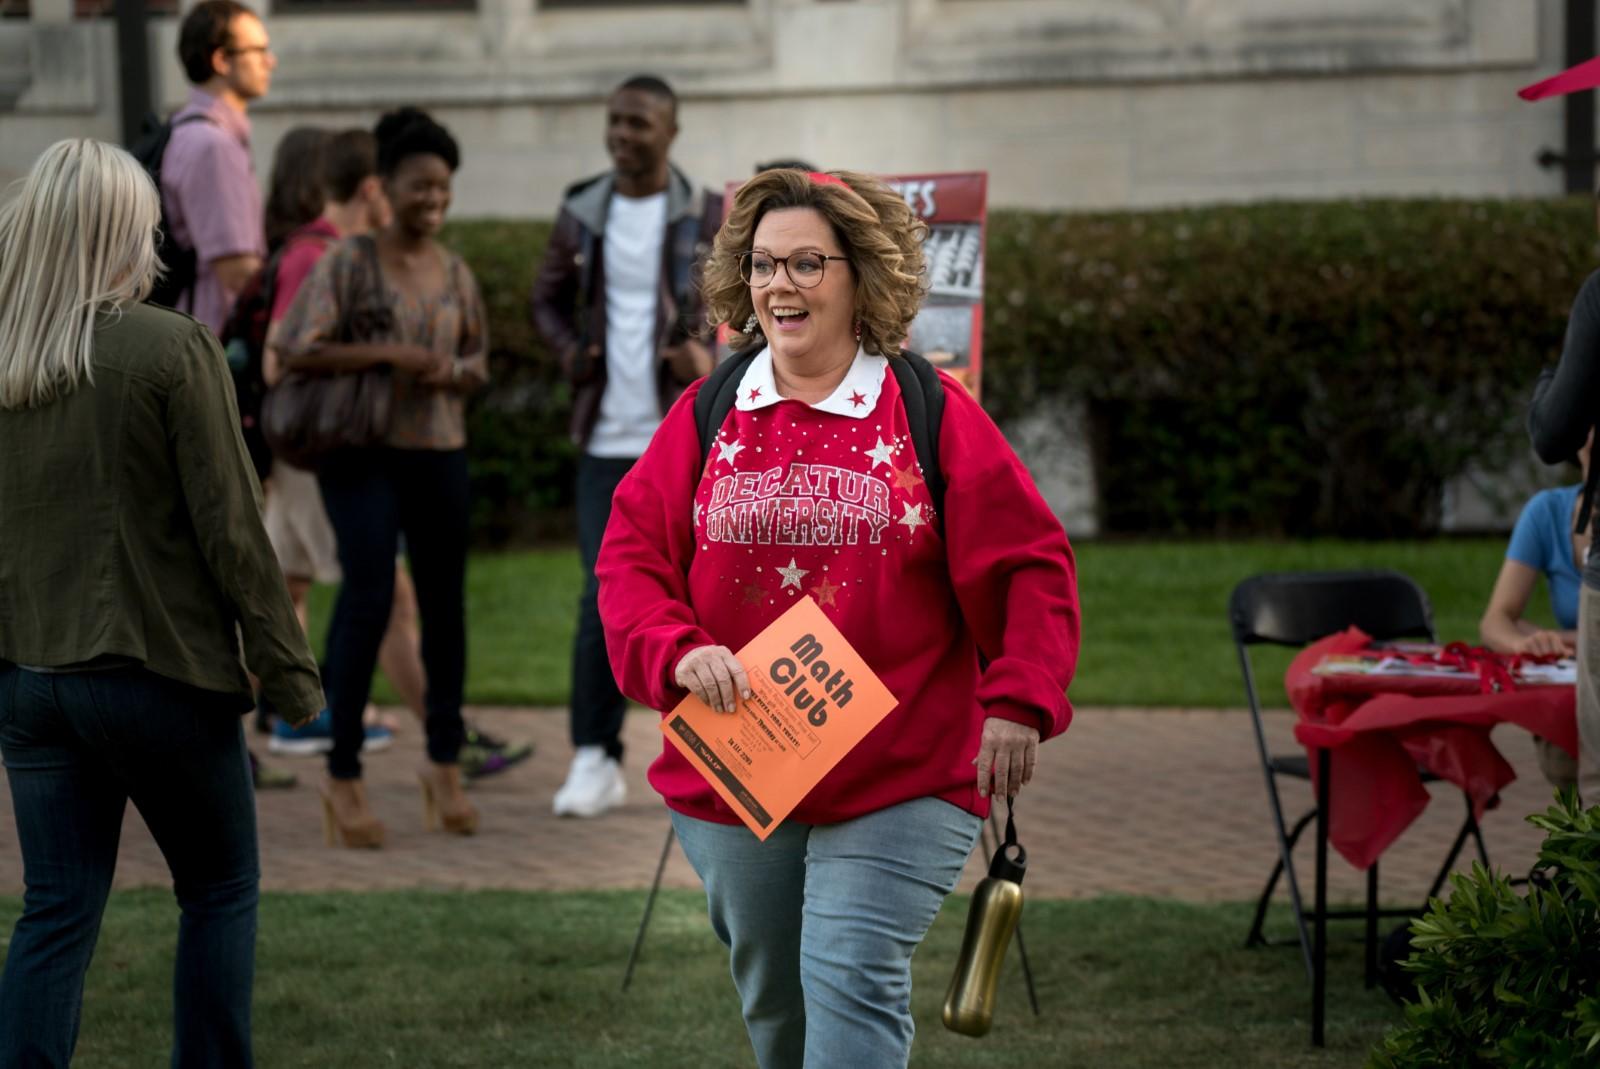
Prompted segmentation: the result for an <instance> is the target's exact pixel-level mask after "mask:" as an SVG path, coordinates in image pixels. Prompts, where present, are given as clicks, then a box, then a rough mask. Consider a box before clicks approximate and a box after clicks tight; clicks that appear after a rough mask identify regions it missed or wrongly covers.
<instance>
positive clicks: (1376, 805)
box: [1284, 628, 1578, 869]
mask: <svg viewBox="0 0 1600 1069" xmlns="http://www.w3.org/2000/svg"><path fill="white" fill-rule="evenodd" d="M1371 645H1372V640H1371V638H1370V637H1369V636H1367V635H1365V634H1363V633H1362V632H1361V631H1360V630H1358V629H1356V628H1351V629H1350V630H1348V631H1342V632H1340V633H1338V634H1335V635H1329V636H1328V637H1327V638H1324V639H1321V640H1319V641H1317V642H1313V643H1312V644H1311V645H1309V646H1307V647H1306V648H1305V649H1303V650H1301V651H1300V653H1299V654H1298V655H1296V657H1295V659H1294V660H1293V662H1291V663H1290V665H1289V671H1288V673H1287V675H1286V676H1285V679H1284V687H1285V688H1286V689H1287V690H1288V692H1289V702H1290V704H1291V705H1293V706H1294V709H1295V712H1296V713H1298V714H1299V717H1298V719H1297V721H1296V723H1295V728H1294V733H1295V738H1296V739H1298V740H1299V741H1300V743H1301V744H1302V745H1304V746H1305V747H1306V751H1307V753H1308V754H1309V755H1310V758H1311V761H1310V765H1311V772H1312V776H1313V778H1315V776H1316V774H1317V751H1318V750H1319V749H1324V748H1325V749H1327V751H1328V754H1329V768H1330V775H1331V778H1332V791H1331V803H1330V805H1329V813H1328V841H1329V842H1330V843H1332V844H1333V847H1334V849H1336V850H1338V851H1339V853H1340V854H1342V855H1343V856H1344V858H1345V859H1346V860H1347V861H1349V862H1350V863H1351V864H1352V865H1354V866H1355V867H1356V868H1358V869H1365V868H1367V867H1369V866H1370V865H1371V864H1372V863H1373V862H1375V861H1376V860H1377V859H1378V857H1379V856H1380V855H1381V854H1382V853H1383V852H1384V850H1386V849H1388V847H1389V844H1391V843H1393V842H1394V841H1395V840H1396V839H1398V838H1399V837H1400V835H1401V833H1402V832H1404V831H1405V830H1406V828H1407V827H1409V826H1410V824H1411V822H1412V821H1413V820H1415V819H1416V818H1417V817H1418V816H1419V815H1420V814H1421V813H1422V811H1423V810H1424V809H1425V808H1427V805H1428V797H1429V796H1428V791H1427V789H1426V788H1425V787H1424V786H1423V785H1422V778H1421V774H1420V771H1419V766H1420V768H1422V769H1427V770H1428V771H1429V772H1432V773H1434V774H1435V775H1437V776H1439V777H1440V778H1441V779H1444V780H1447V781H1449V782H1450V783H1453V784H1455V785H1456V786H1457V787H1460V788H1461V789H1462V790H1463V791H1465V792H1466V793H1467V795H1468V797H1469V798H1470V799H1471V800H1472V806H1473V812H1474V814H1475V815H1477V816H1479V817H1481V816H1482V815H1483V811H1484V810H1485V809H1486V808H1488V807H1489V806H1490V805H1492V804H1493V803H1494V801H1495V797H1496V795H1498V794H1499V792H1500V790H1501V789H1502V788H1504V787H1505V786H1506V785H1507V784H1509V783H1510V782H1511V781H1513V780H1514V779H1516V778H1517V775H1516V773H1515V772H1514V771H1513V770H1512V768H1511V766H1510V765H1509V764H1507V763H1506V759H1505V758H1504V757H1502V756H1501V754H1500V751H1499V750H1498V749H1496V748H1495V745H1494V743H1493V742H1491V741H1490V739H1489V731H1490V729H1491V728H1493V727H1494V726H1495V725H1496V724H1507V723H1509V724H1516V725H1518V726H1519V727H1522V728H1526V729H1527V730H1528V731H1531V732H1533V733H1534V734H1536V735H1542V736H1543V737H1544V738H1546V739H1549V740H1550V741H1551V742H1553V743H1555V744H1556V745H1557V746H1559V747H1561V748H1562V749H1563V750H1566V751H1567V752H1568V753H1570V754H1572V755H1574V756H1576V755H1577V752H1578V728H1577V722H1576V718H1575V706H1576V699H1575V688H1574V687H1572V686H1562V685H1556V686H1514V687H1507V688H1503V689H1498V690H1486V689H1485V683H1484V682H1483V681H1482V680H1481V679H1480V678H1479V677H1478V676H1476V675H1471V674H1470V673H1468V674H1464V675H1462V676H1443V675H1394V674H1376V673H1372V674H1361V673H1323V674H1319V673H1318V672H1316V671H1315V669H1316V668H1317V666H1318V665H1319V664H1320V663H1322V662H1323V660H1324V658H1328V657H1331V656H1333V655H1338V654H1356V653H1358V652H1362V651H1365V650H1367V649H1368V648H1369V647H1370V646H1371Z"/></svg>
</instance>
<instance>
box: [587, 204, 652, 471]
mask: <svg viewBox="0 0 1600 1069" xmlns="http://www.w3.org/2000/svg"><path fill="white" fill-rule="evenodd" d="M666 236H667V194H666V193H665V192H664V191H663V192H661V193H654V194H652V195H650V196H648V197H624V196H623V195H622V194H620V193H613V194H612V195H611V208H610V211H609V213H608V214H607V216H606V232H605V261H604V262H605V279H606V392H605V394H604V396H602V397H601V398H600V418H599V420H598V421H596V423H595V425H594V433H593V434H592V435H590V437H589V454H590V455H591V456H597V457H638V456H643V455H644V451H645V447H646V446H648V445H649V444H650V436H651V435H653V434H655V432H656V427H657V426H659V425H660V423H661V402H660V400H659V398H658V397H657V395H656V312H657V305H658V295H659V290H660V285H661V243H662V242H663V241H665V240H666Z"/></svg>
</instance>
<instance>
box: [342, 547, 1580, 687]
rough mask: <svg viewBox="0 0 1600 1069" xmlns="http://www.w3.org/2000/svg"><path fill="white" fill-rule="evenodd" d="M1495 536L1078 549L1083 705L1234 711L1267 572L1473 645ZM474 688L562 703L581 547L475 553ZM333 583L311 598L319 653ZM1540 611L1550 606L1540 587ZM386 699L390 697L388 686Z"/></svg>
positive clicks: (1268, 668)
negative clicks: (1405, 589) (1404, 591)
mask: <svg viewBox="0 0 1600 1069" xmlns="http://www.w3.org/2000/svg"><path fill="white" fill-rule="evenodd" d="M1504 553H1505V542H1504V540H1503V539H1498V538H1478V539H1448V540H1439V541H1432V542H1370V543H1359V542H1299V543H1270V542H1193V543H1160V542H1141V543H1115V544H1113V543H1093V542H1089V543H1084V544H1083V545H1081V546H1079V547H1077V554H1078V579H1079V584H1080V593H1081V596H1082V599H1083V616H1084V631H1083V635H1084V639H1083V653H1082V657H1081V659H1080V661H1079V664H1078V677H1077V679H1076V681H1074V683H1073V685H1072V691H1071V693H1072V698H1073V700H1074V701H1076V702H1077V703H1078V704H1080V705H1174V706H1213V707H1215V706H1236V705H1239V704H1240V703H1241V702H1242V701H1243V692H1242V689H1241V685H1240V681H1239V669H1238V663H1237V661H1236V659H1235V657H1234V653H1233V644H1232V642H1231V641H1230V639H1229V637H1228V625H1227V619H1226V611H1227V603H1228V594H1229V592H1230V591H1231V590H1232V589H1233V586H1234V584H1235V583H1237V582H1238V581H1239V580H1240V579H1243V578H1245V577H1246V576H1249V575H1253V574H1255V573H1257V572H1265V571H1288V570H1309V569H1332V568H1374V567H1388V568H1397V569H1399V570H1400V571H1403V572H1405V573H1407V574H1408V575H1410V576H1411V577H1412V578H1414V579H1416V580H1417V582H1419V583H1421V584H1422V587H1423V589H1425V590H1426V591H1427V592H1428V595H1429V597H1430V598H1431V599H1432V601H1433V607H1434V614H1435V619H1436V622H1437V626H1438V630H1439V635H1440V637H1441V638H1444V639H1446V640H1453V639H1466V640H1470V641H1473V642H1476V641H1477V634H1478V617H1479V615H1480V614H1481V613H1482V611H1483V606H1484V603H1485V602H1486V601H1487V600H1488V596H1489V588H1490V586H1492V585H1493V583H1494V577H1495V575H1496V573H1497V572H1498V571H1499V568H1500V561H1501V559H1502V558H1503V556H1504ZM467 584H468V590H467V605H468V608H467V626H468V633H469V646H470V649H469V653H468V671H469V675H468V679H467V696H468V699H469V700H470V701H473V702H477V703H480V704H519V705H521V704H531V705H564V704H566V701H567V687H568V682H569V658H570V654H571V648H572V630H573V626H574V618H575V616H576V606H577V600H578V591H579V586H580V576H579V568H578V559H577V554H576V552H575V551H572V550H568V549H546V550H530V551H523V552H518V553H506V554H480V555H477V556H474V557H473V558H472V562H471V565H470V569H469V572H468V576H467ZM330 603H331V591H329V590H327V589H318V590H317V591H315V592H314V597H313V615H314V621H313V634H314V638H313V642H314V648H315V649H316V650H317V651H318V652H319V653H320V652H321V651H322V637H321V636H322V632H323V628H324V627H325V626H326V623H325V622H326V619H327V616H328V608H329V605H330ZM1534 609H1535V610H1536V611H1535V618H1537V619H1545V620H1546V622H1548V616H1549V610H1548V600H1547V598H1546V597H1545V595H1544V594H1543V593H1542V592H1541V593H1539V594H1536V595H1535V604H1534ZM1288 656H1289V655H1288V654H1287V653H1283V654H1275V653H1274V651H1271V650H1268V651H1265V652H1264V653H1263V656H1262V659H1261V660H1260V661H1259V662H1258V663H1259V665H1260V666H1261V671H1260V679H1261V680H1262V681H1263V682H1264V683H1265V684H1266V687H1265V696H1266V698H1267V700H1268V702H1269V703H1273V704H1277V705H1284V704H1286V702H1285V699H1284V697H1283V693H1282V689H1281V686H1280V685H1279V680H1281V679H1282V676H1283V668H1284V667H1285V666H1287V664H1288ZM376 693H377V695H378V697H379V700H382V701H393V700H394V698H393V694H392V692H391V691H389V690H388V689H387V686H386V685H383V684H380V685H379V687H378V689H377V691H376Z"/></svg>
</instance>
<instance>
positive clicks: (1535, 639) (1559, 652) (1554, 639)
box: [1511, 631, 1575, 657]
mask: <svg viewBox="0 0 1600 1069" xmlns="http://www.w3.org/2000/svg"><path fill="white" fill-rule="evenodd" d="M1574 648H1575V647H1574V646H1573V645H1572V644H1571V643H1569V642H1568V641H1567V638H1566V636H1565V635H1563V634H1562V633H1561V632H1560V631H1533V632H1530V633H1529V634H1526V635H1523V636H1522V637H1521V638H1520V639H1518V640H1517V643H1516V648H1515V649H1514V650H1512V651H1511V652H1513V653H1526V654H1531V655H1533V656H1546V655H1554V656H1556V657H1566V656H1570V655H1571V654H1572V653H1573V651H1574Z"/></svg>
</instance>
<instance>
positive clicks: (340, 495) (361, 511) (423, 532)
mask: <svg viewBox="0 0 1600 1069" xmlns="http://www.w3.org/2000/svg"><path fill="white" fill-rule="evenodd" d="M317 485H318V486H320V487H321V488H322V503H323V506H324V507H325V508H326V509H327V512H328V520H329V522H330V523H332V524H333V533H334V536H335V537H336V538H337V539H338V541H339V567H340V569H341V570H343V572H344V581H343V583H342V584H341V585H340V587H339V597H338V600H337V601H336V602H335V603H334V607H333V619H332V621H330V623H329V625H328V649H327V668H326V671H325V674H324V684H325V686H326V689H327V692H328V704H329V707H330V708H331V709H332V711H333V749H332V750H331V751H330V752H329V754H328V774H329V775H330V776H333V777H334V778H335V779H356V778H359V777H360V775H361V744H362V742H363V741H364V740H365V738H366V728H365V727H364V726H363V725H362V723H361V717H362V714H363V713H364V712H365V711H366V708H367V698H368V695H369V693H370V692H371V689H372V670H373V668H374V667H375V666H376V665H377V663H378V648H379V647H380V646H381V645H382V644H383V633H384V631H386V630H387V629H388V627H389V612H390V610H391V608H392V607H393V604H394V558H395V553H396V552H397V551H398V550H399V546H400V535H401V533H402V532H403V533H404V534H405V536H406V559H407V561H408V562H409V563H410V565H411V579H412V582H413V584H414V585H415V586H416V588H417V612H418V614H419V615H420V617H421V619H422V667H423V671H424V672H425V673H426V674H427V677H428V692H427V697H426V700H425V704H426V705H427V713H428V718H427V723H426V730H427V735H428V758H429V759H430V760H432V761H436V762H438V763H440V764H453V763H454V762H455V760H456V758H457V757H458V756H459V755H460V752H461V739H462V735H463V727H462V724H461V694H462V689H463V687H464V685H465V682H466V672H467V626H466V581H467V453H466V450H464V449H452V450H430V449H388V448H374V449H350V450H346V451H344V452H341V453H337V454H334V455H332V456H329V457H327V458H326V459H324V460H323V461H322V463H321V464H320V465H319V466H318V467H317Z"/></svg>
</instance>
